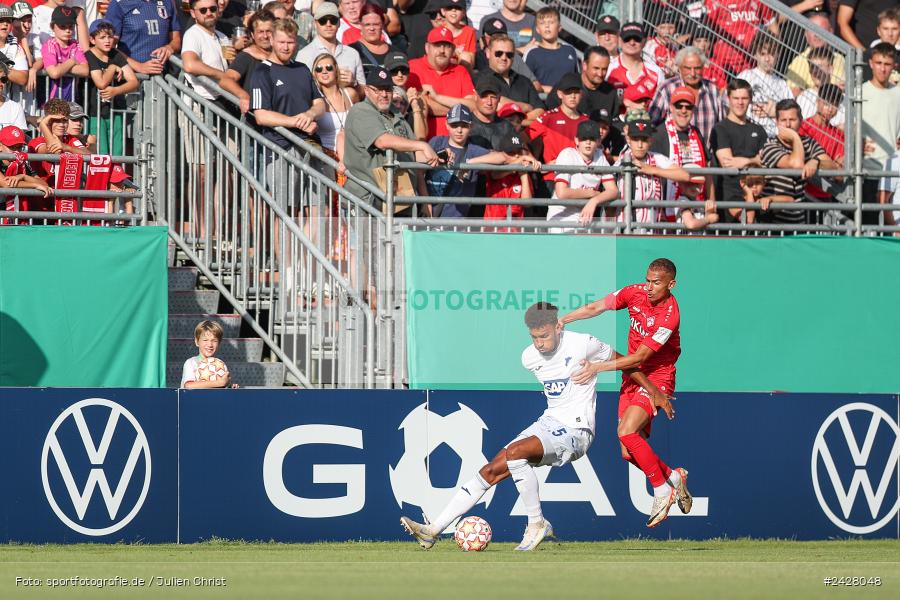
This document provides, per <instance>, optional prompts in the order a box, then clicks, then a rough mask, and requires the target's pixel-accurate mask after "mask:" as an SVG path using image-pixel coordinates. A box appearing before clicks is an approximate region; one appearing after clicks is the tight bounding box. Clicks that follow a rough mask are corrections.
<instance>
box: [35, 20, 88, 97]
mask: <svg viewBox="0 0 900 600" xmlns="http://www.w3.org/2000/svg"><path fill="white" fill-rule="evenodd" d="M75 21H76V13H75V10H74V9H72V8H68V7H65V6H58V7H56V8H55V9H53V16H52V17H51V20H50V26H51V27H52V28H53V37H52V38H50V39H49V40H47V42H45V43H44V45H43V46H42V47H41V57H42V59H43V62H44V69H46V70H47V75H48V76H49V77H50V79H52V80H53V83H52V84H51V85H50V97H52V98H62V99H64V100H68V101H70V102H71V101H73V100H74V99H75V78H74V77H72V75H79V76H81V77H87V76H88V65H87V58H85V56H84V50H82V49H81V47H80V46H79V45H78V43H77V42H76V41H75V39H74V36H75Z"/></svg>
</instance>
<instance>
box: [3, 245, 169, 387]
mask: <svg viewBox="0 0 900 600" xmlns="http://www.w3.org/2000/svg"><path fill="white" fill-rule="evenodd" d="M166 244H167V242H166V230H165V228H163V227H129V228H121V229H119V228H108V227H0V386H55V387H163V386H165V379H166V368H165V367H166V337H167V320H168V319H167V315H168V290H167V287H168V283H167V282H168V278H167V272H166V256H167V248H166Z"/></svg>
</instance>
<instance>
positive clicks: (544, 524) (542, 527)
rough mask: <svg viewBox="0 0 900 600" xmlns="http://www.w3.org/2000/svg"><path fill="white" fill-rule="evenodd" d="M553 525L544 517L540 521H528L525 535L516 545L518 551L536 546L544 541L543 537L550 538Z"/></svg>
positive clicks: (528, 549) (524, 550)
mask: <svg viewBox="0 0 900 600" xmlns="http://www.w3.org/2000/svg"><path fill="white" fill-rule="evenodd" d="M552 537H554V535H553V525H551V524H550V521H548V520H547V519H544V520H543V521H541V522H540V523H529V524H528V527H526V528H525V535H524V536H523V537H522V543H521V544H519V545H518V546H516V550H518V551H519V552H530V551H531V550H534V549H535V548H537V547H538V544H540V543H541V542H543V541H544V538H552Z"/></svg>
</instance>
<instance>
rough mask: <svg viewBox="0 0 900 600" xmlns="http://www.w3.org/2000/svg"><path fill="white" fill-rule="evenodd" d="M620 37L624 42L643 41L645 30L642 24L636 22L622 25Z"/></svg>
mask: <svg viewBox="0 0 900 600" xmlns="http://www.w3.org/2000/svg"><path fill="white" fill-rule="evenodd" d="M619 37H620V38H622V41H623V42H624V41H626V40H641V41H643V39H644V28H643V27H642V26H641V24H640V23H635V22H634V21H632V22H630V23H625V24H624V25H622V29H621V30H620V31H619Z"/></svg>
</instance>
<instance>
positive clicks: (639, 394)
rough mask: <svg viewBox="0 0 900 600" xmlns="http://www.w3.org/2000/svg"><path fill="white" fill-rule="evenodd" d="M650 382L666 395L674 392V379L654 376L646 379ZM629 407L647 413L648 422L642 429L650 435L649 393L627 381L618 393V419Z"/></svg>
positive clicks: (651, 405) (650, 410)
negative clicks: (634, 407)
mask: <svg viewBox="0 0 900 600" xmlns="http://www.w3.org/2000/svg"><path fill="white" fill-rule="evenodd" d="M648 379H650V381H651V382H652V383H653V385H655V386H656V387H658V388H659V389H660V390H662V391H663V392H665V393H667V394H671V393H672V392H674V391H675V378H674V377H671V376H666V375H662V376H655V377H648ZM629 406H640V407H641V408H642V409H643V410H644V412H646V413H647V416H648V417H649V421H647V426H646V427H644V432H645V433H646V434H647V435H650V429H651V428H652V426H653V401H652V400H651V399H650V393H649V392H648V391H647V390H645V389H644V388H642V387H641V386H639V385H638V384H636V383H635V382H633V381H631V380H628V381H626V382H623V383H622V389H621V390H620V391H619V419H621V418H622V415H624V414H625V410H626V409H627V408H628V407H629Z"/></svg>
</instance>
